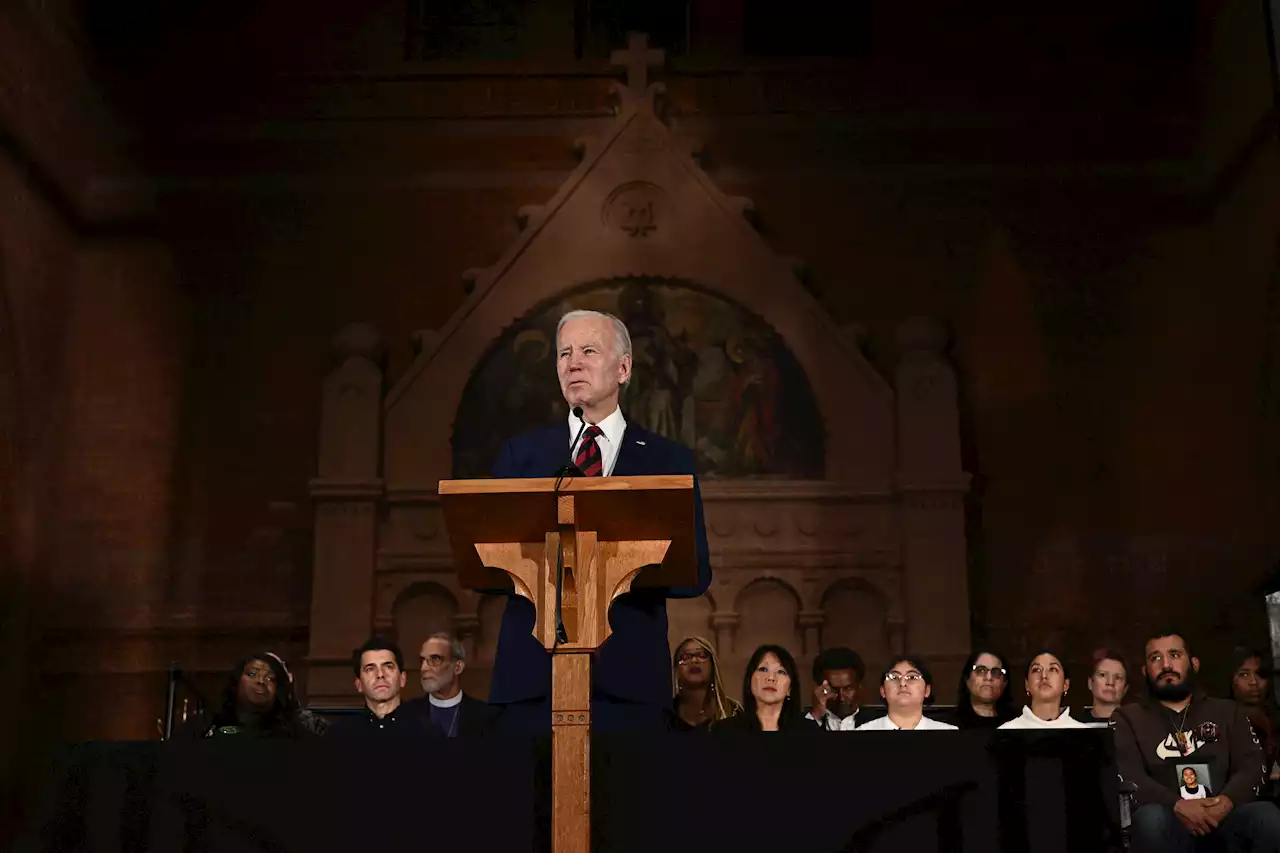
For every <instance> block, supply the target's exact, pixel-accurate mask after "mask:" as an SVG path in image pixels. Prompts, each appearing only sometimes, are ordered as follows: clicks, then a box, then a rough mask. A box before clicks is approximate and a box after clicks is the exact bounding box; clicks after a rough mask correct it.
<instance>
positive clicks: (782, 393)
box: [453, 277, 825, 480]
mask: <svg viewBox="0 0 1280 853" xmlns="http://www.w3.org/2000/svg"><path fill="white" fill-rule="evenodd" d="M575 309H590V310H595V311H603V312H606V313H609V314H613V315H615V316H617V317H619V318H620V319H621V320H622V321H623V322H624V323H625V324H626V326H627V329H628V331H629V332H630V334H631V342H632V350H633V362H634V370H633V373H632V380H631V382H630V383H628V385H627V387H626V388H625V389H624V393H623V399H622V408H623V412H624V413H625V414H626V417H627V420H628V421H629V422H634V423H636V424H638V425H639V426H642V427H644V428H646V429H648V430H650V431H652V432H656V433H658V434H659V435H664V436H666V437H667V438H670V439H672V440H673V441H677V442H679V443H681V444H683V445H685V446H686V447H690V448H693V450H694V453H695V456H696V458H697V465H698V471H699V473H700V475H701V476H703V477H706V478H712V477H732V478H761V477H763V478H783V479H795V480H819V479H822V475H823V466H824V456H825V453H824V450H825V435H824V433H823V427H822V424H823V418H822V413H821V412H820V411H819V407H818V403H817V400H816V398H815V396H814V392H813V386H812V383H811V382H810V381H809V377H808V376H807V375H806V373H805V371H804V369H803V368H802V367H801V366H800V363H799V361H798V360H797V359H796V357H795V355H794V354H793V353H792V351H791V349H790V347H788V346H787V344H786V342H785V341H783V339H782V337H781V335H779V334H778V332H777V331H776V330H775V329H774V328H773V327H771V326H770V325H769V324H768V323H766V322H765V321H764V320H763V319H761V318H760V317H758V316H756V315H755V314H752V313H751V312H750V311H748V310H747V309H745V308H743V307H742V306H741V305H739V304H737V303H736V302H734V301H732V300H730V299H726V298H724V297H722V296H718V295H716V294H713V293H710V292H708V291H706V290H702V289H699V288H697V287H694V286H692V285H689V284H687V283H684V282H670V281H662V280H656V279H652V278H643V277H634V278H625V279H618V280H613V281H606V282H598V283H595V284H591V285H588V286H586V287H583V288H579V289H577V290H574V291H571V292H568V293H565V294H562V295H560V296H557V297H556V298H555V299H552V300H550V301H547V302H544V303H542V304H540V305H538V306H537V307H536V308H535V309H534V310H532V311H530V312H529V313H528V314H526V315H525V316H524V317H522V318H521V319H520V320H519V321H518V322H516V323H515V324H513V325H512V326H510V327H509V328H507V329H506V330H505V331H504V332H503V334H502V335H501V336H500V337H499V338H498V339H497V340H496V341H495V342H494V344H493V346H491V347H490V348H489V350H488V352H487V353H486V354H485V357H484V358H483V359H482V360H481V361H480V363H479V364H478V365H477V366H476V368H475V370H474V371H473V372H472V374H471V377H470V379H469V380H468V382H467V386H466V390H465V391H464V393H463V395H462V401H461V403H460V405H459V407H458V411H457V416H456V418H455V420H454V430H453V476H454V477H458V478H470V477H483V476H486V475H487V474H488V472H489V470H490V468H491V466H492V463H493V460H494V459H495V458H496V457H497V453H498V449H499V447H501V445H502V442H503V441H504V440H505V439H507V438H510V437H511V436H512V435H516V434H519V433H521V432H525V431H527V430H530V429H536V428H538V427H543V426H548V425H551V424H555V423H560V422H563V421H564V419H565V404H564V401H563V398H562V397H561V394H560V387H559V383H558V380H557V378H556V356H555V333H556V325H557V323H558V322H559V320H560V317H561V316H563V315H564V314H565V313H566V312H568V311H571V310H575Z"/></svg>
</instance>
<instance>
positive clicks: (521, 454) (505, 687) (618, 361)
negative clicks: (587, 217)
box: [489, 311, 711, 735]
mask: <svg viewBox="0 0 1280 853" xmlns="http://www.w3.org/2000/svg"><path fill="white" fill-rule="evenodd" d="M555 340H556V349H555V352H556V374H557V376H558V378H559V383H560V392H561V396H562V400H561V401H560V402H558V404H557V405H558V407H559V409H560V412H561V416H562V417H564V418H565V420H561V421H560V422H559V423H558V424H556V425H554V426H551V427H547V428H544V429H541V430H536V431H534V432H530V433H525V434H524V435H520V436H518V437H516V438H513V439H511V440H510V441H507V442H506V443H505V444H503V446H502V449H501V451H500V452H499V453H498V459H497V462H496V463H495V464H494V466H493V476H495V477H549V476H554V475H555V473H556V471H558V470H560V469H561V468H562V467H563V466H564V465H565V463H567V462H568V461H569V460H571V459H572V460H573V462H574V464H575V465H577V467H578V469H579V470H580V471H582V472H583V474H584V475H585V476H602V477H607V476H611V475H614V474H617V475H619V476H634V475H651V474H693V473H695V471H694V464H693V454H692V453H690V452H689V449H688V448H686V447H683V446H681V445H679V444H676V443H675V442H673V441H670V440H668V439H666V438H663V437H662V436H660V435H657V434H656V433H653V432H651V431H649V430H646V429H643V428H641V427H639V426H637V425H636V424H634V423H629V422H628V419H627V417H625V416H624V415H623V412H622V409H621V407H620V405H619V400H620V396H621V392H622V387H623V386H624V385H626V384H627V383H628V382H629V381H631V379H632V376H633V373H632V360H633V353H632V342H631V336H630V334H629V333H628V330H627V327H626V326H625V325H624V324H623V323H622V321H621V320H619V319H618V318H617V317H614V316H613V315H611V314H603V313H600V312H596V311H571V312H569V313H567V314H565V315H564V316H563V317H562V318H561V319H560V323H559V326H558V327H557V329H556V337H555ZM577 406H580V407H581V410H582V421H585V424H586V427H585V429H582V427H583V423H582V422H581V421H579V419H578V418H577V417H576V416H575V415H574V414H573V411H572V407H577ZM694 514H695V516H694V523H695V528H696V535H697V555H698V561H697V562H698V579H697V582H696V583H695V584H694V585H693V586H691V587H685V588H667V589H654V588H645V589H635V590H632V591H630V592H628V593H626V594H624V595H621V596H619V597H618V598H617V599H616V600H615V601H614V602H613V605H612V606H611V607H610V609H609V623H610V625H611V626H612V628H613V634H612V635H611V636H610V637H609V639H608V640H606V641H605V643H604V645H602V646H601V647H600V649H599V651H598V652H597V654H596V655H595V658H594V660H593V662H592V663H593V695H592V712H591V726H592V729H594V730H595V731H613V732H617V731H637V730H652V731H661V730H664V729H665V728H666V727H667V723H668V716H669V713H670V706H671V674H670V671H669V670H668V667H669V666H670V662H669V660H668V649H667V599H668V598H694V597H696V596H699V595H702V593H704V592H705V591H706V589H707V587H708V586H709V585H710V583H711V561H710V557H709V554H708V550H707V536H706V531H705V529H704V527H703V520H702V499H701V495H700V492H699V491H698V485H697V480H696V479H695V480H694ZM534 616H535V611H534V607H533V604H532V603H531V602H530V601H529V600H528V599H526V598H523V597H521V596H518V595H514V594H512V595H510V597H508V599H507V605H506V609H505V610H504V611H503V614H502V627H501V629H500V630H499V633H498V650H497V656H496V658H495V660H494V669H493V683H492V686H491V687H490V689H489V702H490V703H491V704H494V705H498V706H501V709H502V721H503V727H504V728H505V729H506V730H507V731H508V732H509V733H511V734H514V735H528V734H544V733H546V732H548V731H549V730H550V728H551V695H550V694H551V656H550V655H549V654H548V653H547V651H546V649H544V648H543V647H542V644H541V643H539V642H538V641H537V640H535V639H534V637H533V623H534Z"/></svg>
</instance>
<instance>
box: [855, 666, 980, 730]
mask: <svg viewBox="0 0 1280 853" xmlns="http://www.w3.org/2000/svg"><path fill="white" fill-rule="evenodd" d="M932 697H933V675H932V673H930V672H929V667H928V666H926V665H925V663H924V661H922V660H921V659H920V658H918V657H902V658H899V659H898V660H896V661H894V662H893V665H892V666H890V667H889V668H888V669H887V670H885V671H884V673H883V675H881V677H880V698H881V699H883V700H884V705H885V707H886V708H887V709H888V713H887V714H885V715H884V716H883V717H881V718H880V719H878V720H872V721H870V722H868V723H863V724H862V725H860V726H858V727H857V728H856V729H855V728H854V727H853V726H852V725H848V726H846V725H845V723H849V724H852V722H853V718H852V717H849V718H848V719H847V720H845V722H844V723H841V728H842V729H844V730H845V731H859V732H899V731H902V732H912V731H914V732H922V731H929V730H935V731H937V730H947V729H951V730H954V729H955V728H956V727H955V726H953V725H951V724H950V723H944V722H942V721H940V720H935V719H933V718H932V717H926V716H925V715H924V705H925V703H926V702H928V701H929V700H930V699H931V698H932Z"/></svg>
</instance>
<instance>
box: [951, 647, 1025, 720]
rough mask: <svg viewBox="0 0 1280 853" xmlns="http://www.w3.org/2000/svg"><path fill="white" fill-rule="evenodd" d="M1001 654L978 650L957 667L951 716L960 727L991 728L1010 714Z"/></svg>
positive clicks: (1006, 718)
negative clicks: (957, 692) (956, 682)
mask: <svg viewBox="0 0 1280 853" xmlns="http://www.w3.org/2000/svg"><path fill="white" fill-rule="evenodd" d="M1005 660H1006V659H1005V657H1004V655H1000V654H996V653H995V652H993V651H991V650H989V649H988V650H985V651H983V650H978V651H975V652H974V653H973V654H971V655H969V659H968V660H966V661H965V663H964V666H963V667H962V668H961V670H960V690H959V694H958V696H957V697H956V711H955V719H954V720H952V722H954V723H955V724H956V726H958V727H959V728H962V729H994V728H997V727H998V726H1001V725H1003V724H1004V723H1007V722H1009V720H1012V719H1013V717H1014V713H1013V700H1012V698H1011V697H1010V695H1009V667H1008V665H1007V664H1006V663H1005Z"/></svg>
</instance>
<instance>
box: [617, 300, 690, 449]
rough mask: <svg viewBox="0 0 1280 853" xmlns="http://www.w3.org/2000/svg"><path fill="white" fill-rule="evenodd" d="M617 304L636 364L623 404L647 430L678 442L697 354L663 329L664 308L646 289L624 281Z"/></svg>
mask: <svg viewBox="0 0 1280 853" xmlns="http://www.w3.org/2000/svg"><path fill="white" fill-rule="evenodd" d="M618 305H619V310H620V311H621V312H622V321H623V322H624V323H625V324H626V326H627V328H628V329H629V330H630V331H631V343H632V352H633V356H634V365H635V367H636V372H635V376H634V377H633V379H632V381H631V383H630V385H629V387H628V388H627V406H628V408H629V409H630V411H632V412H633V413H634V414H635V416H636V419H637V420H638V421H639V422H640V423H643V424H644V425H645V426H646V427H647V428H648V429H650V430H652V431H653V432H656V433H657V434H658V435H660V436H662V437H664V438H669V439H671V440H672V441H679V440H680V439H681V438H682V437H683V432H684V431H683V429H682V427H683V423H684V407H685V401H686V399H687V398H689V397H690V395H691V386H692V384H693V373H694V371H695V370H696V368H697V364H698V357H697V355H696V354H695V353H694V352H693V351H692V350H691V349H690V348H689V346H688V342H687V341H679V340H677V339H676V338H675V337H673V336H672V334H671V332H670V331H669V330H668V329H667V327H666V323H665V312H664V311H663V308H662V306H661V304H660V303H659V302H658V300H655V299H654V298H653V294H652V292H651V288H649V287H647V286H645V285H629V286H628V287H626V288H624V289H623V291H622V293H620V294H619V295H618Z"/></svg>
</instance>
